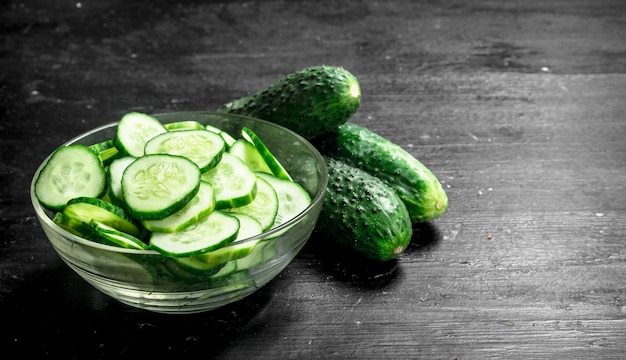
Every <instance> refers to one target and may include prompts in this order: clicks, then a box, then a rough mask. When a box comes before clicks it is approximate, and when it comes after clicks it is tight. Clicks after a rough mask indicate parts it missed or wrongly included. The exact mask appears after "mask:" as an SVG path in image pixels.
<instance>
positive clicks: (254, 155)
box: [228, 139, 272, 174]
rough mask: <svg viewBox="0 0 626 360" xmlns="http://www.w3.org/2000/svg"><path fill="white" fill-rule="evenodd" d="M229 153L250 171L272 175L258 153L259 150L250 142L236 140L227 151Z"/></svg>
mask: <svg viewBox="0 0 626 360" xmlns="http://www.w3.org/2000/svg"><path fill="white" fill-rule="evenodd" d="M228 152H229V153H231V154H233V155H235V156H236V157H238V158H240V159H241V161H243V162H244V164H246V165H248V167H249V168H250V170H252V171H255V172H256V171H261V172H265V173H268V174H272V170H271V169H270V167H269V166H267V163H266V162H265V160H264V159H263V157H262V156H261V153H259V150H258V149H257V148H256V147H254V145H252V143H251V142H249V141H248V140H244V139H238V140H236V141H235V142H234V143H233V145H231V147H230V149H229V150H228Z"/></svg>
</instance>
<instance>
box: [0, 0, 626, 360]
mask: <svg viewBox="0 0 626 360" xmlns="http://www.w3.org/2000/svg"><path fill="white" fill-rule="evenodd" d="M0 8H1V9H2V11H1V12H0V19H1V23H2V27H0V29H1V30H2V40H3V41H2V42H0V54H2V55H1V56H0V69H1V70H0V110H1V111H0V117H1V119H0V120H1V121H0V138H1V146H0V158H1V162H0V179H1V184H2V185H3V186H2V187H1V188H0V204H1V208H0V230H2V233H3V240H2V247H0V302H1V305H2V306H1V307H0V308H2V313H1V314H2V315H3V318H5V319H11V320H8V322H6V323H5V325H4V326H3V328H4V329H5V330H4V332H3V335H2V336H1V337H0V339H2V345H3V346H5V348H6V349H10V350H17V351H20V352H21V353H22V354H29V355H33V356H35V357H36V358H46V357H54V356H60V357H62V358H76V359H78V358H87V357H88V358H122V357H137V356H151V355H155V354H158V355H161V356H162V355H174V356H177V357H181V356H198V355H200V356H203V357H208V358H215V359H240V358H245V359H265V358H280V359H296V358H297V359H302V358H305V359H328V358H331V359H386V358H391V359H396V358H397V359H503V358H506V359H557V358H567V359H620V358H623V356H624V353H625V352H626V346H625V345H624V340H626V282H625V280H624V279H626V245H625V242H624V241H625V234H626V208H625V206H624V204H626V185H624V184H625V183H626V170H625V169H626V143H625V142H624V138H625V137H626V123H625V121H624V114H626V101H624V100H625V99H626V61H624V58H625V55H626V41H625V40H624V34H625V33H626V32H625V31H626V7H625V5H624V3H623V1H620V0H606V1H590V0H575V1H564V0H542V1H537V0H531V1H524V2H520V1H508V2H498V1H488V0H471V1H460V0H459V1H456V0H455V1H392V2H375V1H369V0H349V1H342V2H339V1H330V0H329V1H318V2H310V1H278V0H268V1H253V2H251V1H231V2H199V1H198V2H184V3H180V2H173V1H171V2H170V1H159V2H150V3H148V2H146V1H139V0H133V1H113V2H106V1H96V0H93V1H88V2H70V1H58V2H43V1H36V0H28V1H20V2H17V1H11V2H9V3H7V4H3V5H0ZM318 64H330V65H341V66H344V67H345V68H346V69H348V70H350V71H351V72H352V73H354V74H355V75H356V76H357V78H358V79H359V81H360V83H361V88H362V91H363V98H362V106H361V108H360V109H359V111H358V112H357V114H356V115H355V116H354V117H353V119H351V121H354V122H356V123H359V124H361V125H364V126H367V127H368V128H370V129H372V130H374V131H375V132H377V133H379V134H381V135H383V136H385V137H387V138H388V139H390V140H392V141H394V142H396V143H398V144H399V145H401V146H402V147H404V148H405V149H407V150H408V151H409V152H411V153H412V154H413V155H414V156H415V157H417V158H418V159H420V160H421V161H422V162H423V163H424V164H426V165H427V166H428V167H429V168H431V169H432V171H433V172H434V173H435V174H437V176H438V177H439V178H440V179H441V181H442V183H443V184H444V186H445V188H446V190H447V192H448V196H449V202H450V208H449V210H448V212H447V213H446V214H445V215H444V216H442V217H440V218H439V219H436V220H434V221H431V222H429V223H426V224H422V225H420V226H417V227H416V228H415V229H414V230H415V235H414V238H413V242H412V244H411V246H410V247H409V249H408V250H407V251H406V253H405V254H403V255H402V256H401V258H400V259H399V260H398V261H396V262H392V263H386V264H375V263H363V262H360V261H356V260H355V259H354V257H353V256H351V254H349V253H346V252H344V251H341V250H339V249H330V250H329V246H328V242H329V241H332V240H331V239H321V238H319V237H318V236H316V235H314V236H313V237H312V238H311V240H310V241H309V243H308V244H307V246H306V247H305V248H304V249H303V251H302V252H301V253H300V254H299V256H298V257H297V258H296V260H294V262H293V263H292V264H290V265H289V267H287V269H285V271H284V272H283V273H282V274H281V275H280V276H279V277H278V278H276V279H275V280H274V281H272V282H271V283H270V284H268V285H267V286H266V287H264V288H263V289H261V290H259V291H258V292H257V293H255V294H254V295H252V296H250V297H249V298H247V299H244V300H243V301H241V302H239V303H237V304H233V305H230V306H227V307H225V308H222V309H218V310H216V311H213V312H209V313H204V314H198V315H193V316H176V317H171V316H163V315H158V314H151V313H146V312H142V311H139V310H135V309H131V308H128V307H126V306H124V305H122V304H119V303H117V302H115V301H114V300H112V299H110V298H108V297H106V296H105V295H103V294H100V293H98V292H97V291H96V290H94V289H92V288H91V287H89V286H88V285H87V284H86V283H84V281H82V280H81V279H80V278H78V277H77V276H76V275H75V274H74V273H72V272H71V270H70V269H69V268H67V266H65V264H63V263H62V262H61V260H60V259H59V258H58V257H57V256H56V255H55V254H54V253H53V251H52V249H51V247H50V245H49V244H48V243H47V241H46V239H45V238H44V235H43V233H42V232H41V230H40V228H39V226H38V224H37V223H36V220H35V218H34V216H33V214H32V208H31V206H30V199H29V195H28V190H29V182H30V179H31V176H32V174H33V172H34V171H35V169H36V167H37V166H38V165H39V163H40V162H41V161H42V160H43V158H44V157H45V156H46V155H47V154H48V153H49V152H51V151H52V150H53V149H54V148H55V147H57V146H58V145H60V144H61V143H63V142H64V141H65V140H67V139H68V138H70V137H73V136H75V135H78V134H79V133H81V132H83V131H86V130H88V129H90V128H93V127H95V126H97V125H101V124H104V123H108V122H111V121H116V120H118V119H119V117H120V116H121V115H122V114H123V113H125V112H128V111H145V112H161V111H176V110H213V109H216V108H217V107H218V106H219V105H221V104H222V103H224V102H226V101H228V100H231V99H233V98H236V97H239V96H243V95H245V94H248V93H250V92H252V91H256V90H258V89H261V88H262V87H264V86H266V85H268V84H269V83H271V82H272V81H274V80H276V79H277V78H279V77H281V76H283V75H286V74H288V73H290V72H292V71H295V70H299V69H300V68H303V67H306V66H309V65H318Z"/></svg>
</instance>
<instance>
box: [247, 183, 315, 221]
mask: <svg viewBox="0 0 626 360" xmlns="http://www.w3.org/2000/svg"><path fill="white" fill-rule="evenodd" d="M257 176H259V177H260V178H261V179H263V180H265V181H267V182H268V183H269V184H270V185H271V186H272V187H273V188H274V190H276V194H277V196H278V212H277V213H276V218H275V219H274V224H273V225H272V228H274V227H276V226H278V225H280V224H282V223H285V222H287V221H289V220H291V219H292V218H294V217H295V216H296V215H298V214H300V213H301V212H303V211H304V210H305V209H306V208H307V207H308V206H309V205H310V204H311V195H310V194H309V193H308V192H307V191H306V190H305V189H304V188H303V187H302V186H301V185H300V184H298V183H297V182H295V181H289V180H284V179H281V178H279V177H277V176H273V175H270V174H265V173H257Z"/></svg>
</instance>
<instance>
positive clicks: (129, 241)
mask: <svg viewBox="0 0 626 360" xmlns="http://www.w3.org/2000/svg"><path fill="white" fill-rule="evenodd" d="M89 226H90V227H91V228H92V229H93V230H94V232H95V233H96V234H97V236H98V240H100V242H102V243H103V244H106V245H113V246H118V247H123V248H127V249H138V250H145V249H148V244H146V243H144V242H143V241H141V240H139V239H138V238H136V237H135V236H132V235H130V234H127V233H125V232H123V231H119V230H117V229H115V228H113V227H111V226H108V225H106V224H103V223H101V222H99V221H96V220H91V222H90V223H89Z"/></svg>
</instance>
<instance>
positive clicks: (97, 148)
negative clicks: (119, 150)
mask: <svg viewBox="0 0 626 360" xmlns="http://www.w3.org/2000/svg"><path fill="white" fill-rule="evenodd" d="M114 147H115V140H113V139H110V140H104V141H101V142H99V143H96V144H93V145H89V150H91V151H93V152H94V153H95V154H99V153H101V152H103V151H104V150H107V149H110V148H114Z"/></svg>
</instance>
